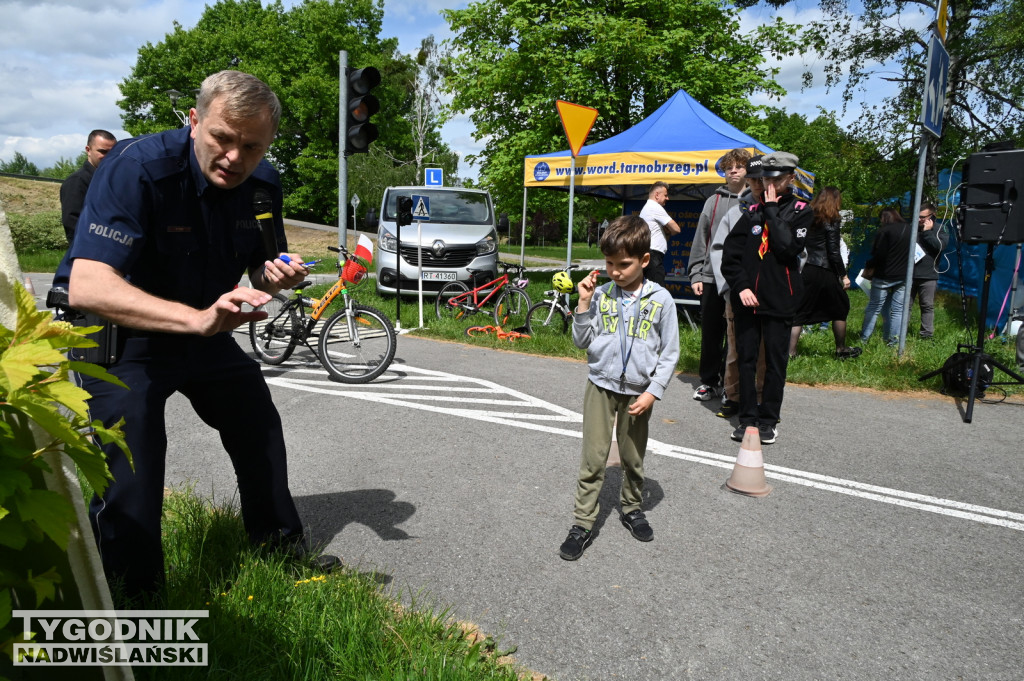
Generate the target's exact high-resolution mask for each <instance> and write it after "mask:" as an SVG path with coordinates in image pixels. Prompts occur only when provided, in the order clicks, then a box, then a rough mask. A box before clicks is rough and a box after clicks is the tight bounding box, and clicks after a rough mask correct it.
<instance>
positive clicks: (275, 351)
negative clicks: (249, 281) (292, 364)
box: [249, 293, 300, 364]
mask: <svg viewBox="0 0 1024 681" xmlns="http://www.w3.org/2000/svg"><path fill="white" fill-rule="evenodd" d="M290 302H291V301H289V300H288V298H287V297H286V296H284V295H283V294H280V293H278V294H275V295H274V297H273V298H271V299H270V301H269V302H268V303H267V304H266V305H264V306H263V309H264V310H266V311H267V318H266V319H261V320H260V321H258V322H249V342H250V343H252V349H253V352H255V353H256V356H257V357H259V358H260V360H262V361H263V362H264V363H265V364H280V363H281V362H283V361H285V360H286V359H288V358H289V357H290V356H291V354H292V351H293V350H295V345H296V344H297V343H298V342H299V341H298V338H297V337H296V334H297V333H298V330H299V326H300V322H299V315H298V314H297V313H296V312H295V308H293V307H292V306H291V304H290Z"/></svg>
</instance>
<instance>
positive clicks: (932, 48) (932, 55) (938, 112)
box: [921, 33, 949, 137]
mask: <svg viewBox="0 0 1024 681" xmlns="http://www.w3.org/2000/svg"><path fill="white" fill-rule="evenodd" d="M948 86H949V53H948V52H946V48H945V47H944V46H943V45H942V41H941V40H939V37H938V36H937V35H935V34H934V33H932V38H931V42H930V43H929V45H928V75H927V78H926V79H925V82H924V102H923V105H922V106H921V125H923V126H924V128H925V130H927V131H928V132H930V133H931V134H933V135H935V136H936V137H941V136H942V111H943V109H944V108H945V105H946V88H947V87H948Z"/></svg>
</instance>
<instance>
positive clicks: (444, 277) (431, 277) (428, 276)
mask: <svg viewBox="0 0 1024 681" xmlns="http://www.w3.org/2000/svg"><path fill="white" fill-rule="evenodd" d="M423 281H455V272H424V273H423Z"/></svg>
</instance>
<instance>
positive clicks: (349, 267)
mask: <svg viewBox="0 0 1024 681" xmlns="http://www.w3.org/2000/svg"><path fill="white" fill-rule="evenodd" d="M372 264H373V242H372V241H370V237H368V236H366V235H365V234H360V235H359V241H357V242H356V252H355V257H354V258H349V259H348V262H346V263H345V267H344V269H342V271H341V278H342V279H344V280H345V281H349V282H352V283H353V284H358V283H359V282H361V281H362V280H363V277H365V276H366V271H367V269H369V267H370V265H372Z"/></svg>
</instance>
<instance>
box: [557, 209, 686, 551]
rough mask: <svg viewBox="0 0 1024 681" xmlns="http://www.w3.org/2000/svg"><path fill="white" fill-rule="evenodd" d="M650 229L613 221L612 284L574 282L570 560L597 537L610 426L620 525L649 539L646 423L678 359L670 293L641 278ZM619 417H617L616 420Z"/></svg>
mask: <svg viewBox="0 0 1024 681" xmlns="http://www.w3.org/2000/svg"><path fill="white" fill-rule="evenodd" d="M649 248H650V229H648V227H647V223H646V222H644V220H643V219H641V218H640V217H638V216H636V215H626V216H622V217H619V218H616V219H615V220H614V221H613V222H612V224H611V225H609V226H608V229H606V230H605V232H604V235H603V236H602V237H601V252H602V253H604V256H605V269H606V270H607V272H608V276H609V278H611V280H612V281H611V282H609V283H607V284H604V285H602V286H600V287H599V286H598V285H597V271H596V270H595V271H594V272H591V273H590V274H589V275H588V276H587V277H586V278H585V279H583V281H581V282H580V283H579V284H578V285H577V291H578V292H579V295H580V299H579V305H578V306H577V308H576V313H575V315H573V323H572V338H573V342H574V343H575V344H576V346H577V347H580V348H585V349H586V350H587V364H588V368H589V372H588V376H587V386H586V390H585V392H584V396H583V453H582V457H581V461H580V471H579V477H578V484H577V486H576V506H575V511H574V513H573V516H574V518H575V520H574V524H573V526H572V528H571V529H570V530H569V536H568V537H567V538H566V540H565V541H564V542H563V543H562V546H561V547H560V549H559V555H560V556H561V557H562V558H564V559H565V560H576V559H577V558H579V557H580V556H581V555H583V551H584V550H585V549H586V548H587V547H588V546H589V545H590V543H591V542H592V541H593V539H594V536H595V535H596V532H595V530H594V529H593V528H594V523H595V521H596V520H597V514H598V511H599V505H598V496H599V495H600V493H601V486H602V484H603V483H604V474H605V467H606V464H607V462H608V452H609V450H610V449H611V443H612V424H613V423H616V439H617V441H618V446H619V458H620V459H621V461H622V489H621V490H620V493H619V502H620V505H621V507H622V515H621V517H620V520H621V521H622V524H623V525H624V526H625V527H626V529H628V530H629V532H630V534H632V535H633V537H635V538H636V539H638V540H640V541H651V540H652V539H654V531H653V530H652V529H651V526H650V524H649V523H648V522H647V518H646V516H645V515H644V513H643V511H642V510H641V509H640V507H641V502H642V501H643V496H642V495H643V484H644V454H645V452H646V450H647V426H648V422H649V421H650V418H651V411H652V408H653V406H654V402H655V400H658V399H661V396H662V394H664V392H665V388H667V387H668V384H669V381H671V380H672V376H673V375H674V374H675V368H676V362H677V360H678V359H679V321H678V319H677V317H676V306H675V303H674V302H673V300H672V295H671V294H670V293H669V292H668V291H666V290H665V289H664V288H662V287H661V285H659V284H657V283H655V282H653V281H650V280H648V279H645V278H644V275H643V270H644V267H645V266H646V265H647V262H648V260H649V258H650V255H649V254H648V252H647V251H648V249H649ZM616 417H617V418H616Z"/></svg>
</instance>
